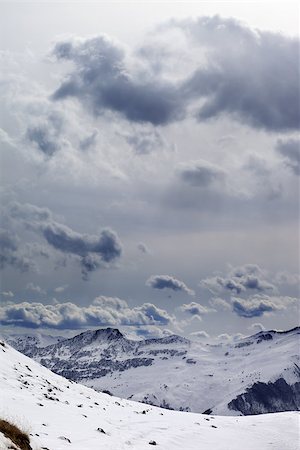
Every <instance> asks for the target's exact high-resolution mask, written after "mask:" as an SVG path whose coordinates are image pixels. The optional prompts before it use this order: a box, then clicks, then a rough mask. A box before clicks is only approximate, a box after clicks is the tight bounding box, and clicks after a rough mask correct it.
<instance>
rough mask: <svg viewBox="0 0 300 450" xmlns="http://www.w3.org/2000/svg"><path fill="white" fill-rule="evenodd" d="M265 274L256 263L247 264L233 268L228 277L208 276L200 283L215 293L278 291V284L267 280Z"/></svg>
mask: <svg viewBox="0 0 300 450" xmlns="http://www.w3.org/2000/svg"><path fill="white" fill-rule="evenodd" d="M264 275H265V274H264V271H263V270H262V269H261V268H260V267H259V266H257V265H256V264H245V265H243V266H239V267H235V268H232V269H231V270H230V271H229V273H227V275H226V277H223V276H214V277H211V278H206V279H203V280H201V282H200V283H199V285H200V286H201V287H203V288H205V289H208V290H209V291H210V292H212V293H214V294H216V293H218V292H219V293H220V292H226V291H228V292H231V293H235V294H241V293H243V292H246V291H251V290H252V291H253V290H255V291H257V292H265V291H271V292H276V291H277V288H276V286H275V285H274V284H272V283H270V282H269V281H267V280H265V279H264Z"/></svg>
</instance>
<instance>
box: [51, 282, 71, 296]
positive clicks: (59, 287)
mask: <svg viewBox="0 0 300 450" xmlns="http://www.w3.org/2000/svg"><path fill="white" fill-rule="evenodd" d="M68 287H69V285H68V284H64V285H63V286H57V287H56V288H54V289H53V290H54V292H57V293H58V294H61V293H62V292H65V290H66V289H67V288H68Z"/></svg>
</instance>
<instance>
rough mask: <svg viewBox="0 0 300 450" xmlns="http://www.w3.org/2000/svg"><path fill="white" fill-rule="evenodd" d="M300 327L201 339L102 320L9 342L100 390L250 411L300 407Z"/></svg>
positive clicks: (201, 408) (161, 402)
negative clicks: (135, 334) (49, 339)
mask: <svg viewBox="0 0 300 450" xmlns="http://www.w3.org/2000/svg"><path fill="white" fill-rule="evenodd" d="M299 333H300V329H299V327H297V328H294V329H293V330H290V331H286V332H278V331H268V332H260V333H257V334H255V335H254V336H250V337H248V338H244V339H240V340H239V341H237V342H235V343H233V344H228V343H227V344H219V345H201V344H199V343H195V342H191V341H189V340H188V339H185V338H183V337H180V336H175V335H174V336H169V337H164V338H161V339H147V340H143V341H133V340H130V339H127V338H126V337H125V336H124V335H123V334H122V333H121V332H120V331H119V330H117V329H112V328H107V329H100V330H96V331H86V332H83V333H81V334H79V335H77V336H75V337H73V338H71V339H66V340H63V341H60V342H57V343H54V344H52V345H50V346H46V347H44V348H37V347H34V346H30V347H29V348H28V347H27V346H24V345H22V346H20V345H19V344H18V341H11V343H12V345H14V346H15V347H16V348H17V349H19V350H21V351H23V352H24V353H27V355H28V356H31V357H32V358H33V359H35V360H36V361H39V362H40V363H41V364H43V365H44V366H46V367H47V368H49V369H51V370H52V371H54V372H56V373H58V374H60V375H63V376H64V377H66V378H68V379H70V380H73V381H77V382H80V383H82V384H84V385H86V386H89V387H92V388H94V389H95V390H97V391H103V392H110V393H112V394H113V395H117V396H119V397H122V398H126V399H133V400H136V401H140V402H144V403H148V404H151V405H156V406H162V407H165V408H170V409H176V410H182V411H193V412H200V413H203V412H206V413H213V414H222V415H240V414H244V415H248V414H261V413H266V412H279V411H291V410H299V409H300V368H299V366H300V363H299V359H300V357H299ZM23 344H24V343H23Z"/></svg>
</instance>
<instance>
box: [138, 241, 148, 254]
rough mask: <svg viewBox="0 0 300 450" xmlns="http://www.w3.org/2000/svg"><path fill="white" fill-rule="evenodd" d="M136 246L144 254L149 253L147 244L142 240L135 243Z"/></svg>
mask: <svg viewBox="0 0 300 450" xmlns="http://www.w3.org/2000/svg"><path fill="white" fill-rule="evenodd" d="M137 248H138V250H139V251H140V252H141V253H144V254H145V255H149V254H150V253H151V252H150V250H149V248H148V247H147V245H146V244H144V243H143V242H139V243H138V244H137Z"/></svg>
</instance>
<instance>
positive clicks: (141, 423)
mask: <svg viewBox="0 0 300 450" xmlns="http://www.w3.org/2000/svg"><path fill="white" fill-rule="evenodd" d="M101 334H102V333H101ZM114 334H117V332H115V331H113V332H111V333H110V332H108V333H107V335H106V338H107V340H108V341H109V340H110V339H113V335H114ZM87 336H88V335H86V336H83V338H84V339H85V338H87ZM102 336H103V338H104V339H105V337H104V335H103V334H102ZM109 336H110V337H109ZM90 337H91V335H90ZM97 339H99V333H98V337H97ZM87 341H88V342H91V340H90V338H87ZM133 370H135V369H133ZM0 392H1V396H0V398H1V401H0V449H1V450H9V449H15V450H21V448H22V449H25V448H26V449H27V450H33V449H45V450H50V449H51V450H99V449H100V448H101V449H104V448H105V449H106V450H119V449H124V450H125V449H135V450H147V449H150V448H152V447H153V446H156V448H158V449H161V450H166V449H169V450H182V449H185V450H199V449H201V450H212V449H213V450H225V449H230V450H241V449H243V450H253V449H273V450H275V448H276V449H280V450H286V449H289V450H296V449H297V446H298V442H297V437H298V414H297V413H296V412H287V413H280V414H272V415H270V414H269V415H263V416H259V417H255V416H254V417H253V416H252V417H218V416H210V417H209V416H207V415H201V414H192V413H189V414H187V413H183V412H182V413H180V412H177V411H166V410H163V409H160V408H155V407H152V406H148V405H145V404H142V403H135V402H132V401H129V400H121V399H120V398H116V397H111V396H109V395H105V394H102V393H98V392H95V391H93V390H92V389H88V388H87V387H85V386H82V385H80V384H76V383H72V382H70V381H68V380H66V379H65V378H62V377H60V376H59V375H56V374H54V373H52V372H51V371H50V370H48V369H46V368H45V367H42V366H41V365H40V364H38V363H36V362H35V361H33V360H32V359H30V358H28V357H27V356H25V355H22V354H21V353H19V352H17V351H16V350H14V349H13V348H12V347H10V346H9V345H7V344H6V343H4V342H1V341H0ZM11 418H13V423H14V424H15V425H16V426H17V427H19V428H20V429H21V430H22V431H24V430H25V432H26V433H27V435H28V437H29V440H30V442H29V444H28V443H27V444H26V446H25V444H24V439H22V441H17V440H16V433H15V431H14V430H13V431H14V432H13V433H12V432H11V431H12V430H10V432H8V429H7V428H5V427H4V426H3V422H4V421H3V420H2V419H4V420H6V421H11V420H12V419H11ZM13 439H14V440H13ZM272 443H274V445H273V444H272Z"/></svg>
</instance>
